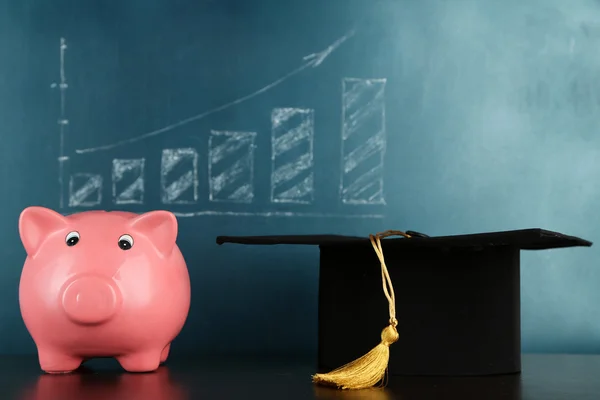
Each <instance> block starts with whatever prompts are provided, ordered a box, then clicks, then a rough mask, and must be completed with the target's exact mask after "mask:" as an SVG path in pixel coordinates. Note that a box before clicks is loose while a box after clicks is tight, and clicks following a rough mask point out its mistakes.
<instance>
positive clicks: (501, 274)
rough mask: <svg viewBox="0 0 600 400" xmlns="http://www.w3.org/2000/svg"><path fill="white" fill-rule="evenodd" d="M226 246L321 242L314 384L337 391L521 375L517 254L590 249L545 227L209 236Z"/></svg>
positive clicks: (518, 265)
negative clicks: (409, 379) (415, 379)
mask: <svg viewBox="0 0 600 400" xmlns="http://www.w3.org/2000/svg"><path fill="white" fill-rule="evenodd" d="M227 242H229V243H238V244H246V245H278V244H288V245H315V246H318V247H319V249H320V268H319V300H318V366H317V368H318V369H319V370H321V371H331V372H326V373H318V374H315V375H313V381H314V382H315V383H317V384H323V385H332V386H335V387H338V388H342V389H360V388H367V387H371V386H374V385H376V384H377V383H384V381H385V378H386V376H387V374H389V375H438V376H461V375H462V376H465V375H470V376H480V375H493V374H509V373H518V372H520V371H521V313H520V306H521V304H520V302H521V298H520V251H521V250H544V249H555V248H564V247H574V246H587V247H589V246H591V245H592V243H591V242H589V241H586V240H583V239H580V238H578V237H574V236H567V235H564V234H561V233H557V232H552V231H547V230H543V229H524V230H513V231H503V232H491V233H478V234H465V235H454V236H437V237H429V236H427V235H424V234H420V233H417V232H411V231H407V232H401V231H386V232H383V233H379V234H376V235H369V237H368V238H367V237H355V236H341V235H300V236H294V235H287V236H219V237H217V243H218V244H223V243H227ZM392 283H393V285H392ZM386 323H387V326H385V324H386ZM377 327H380V328H381V327H384V329H383V331H380V332H381V337H380V338H379V340H380V343H379V344H378V345H376V346H375V347H373V346H374V345H375V344H376V343H377V339H378V337H377V334H378V333H379V332H378V331H377V330H376V328H377ZM393 343H396V344H394V347H393V350H392V351H391V354H390V350H389V347H390V345H392V344H393ZM352 360H354V361H352ZM340 366H341V367H340Z"/></svg>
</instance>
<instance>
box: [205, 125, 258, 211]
mask: <svg viewBox="0 0 600 400" xmlns="http://www.w3.org/2000/svg"><path fill="white" fill-rule="evenodd" d="M255 139H256V132H230V131H215V130H213V131H211V133H210V138H209V144H208V148H209V155H208V179H209V199H210V201H214V202H230V203H251V202H252V199H253V198H254V141H255Z"/></svg>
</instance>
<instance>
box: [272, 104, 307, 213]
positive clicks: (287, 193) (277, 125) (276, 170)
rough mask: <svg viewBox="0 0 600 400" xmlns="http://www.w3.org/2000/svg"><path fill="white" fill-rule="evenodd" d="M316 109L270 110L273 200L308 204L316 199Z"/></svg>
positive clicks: (274, 201)
mask: <svg viewBox="0 0 600 400" xmlns="http://www.w3.org/2000/svg"><path fill="white" fill-rule="evenodd" d="M314 125H315V124H314V110H312V109H302V108H276V109H274V110H273V111H272V112H271V201H272V202H273V203H296V204H309V203H312V202H313V200H314V156H313V151H314V148H313V143H314Z"/></svg>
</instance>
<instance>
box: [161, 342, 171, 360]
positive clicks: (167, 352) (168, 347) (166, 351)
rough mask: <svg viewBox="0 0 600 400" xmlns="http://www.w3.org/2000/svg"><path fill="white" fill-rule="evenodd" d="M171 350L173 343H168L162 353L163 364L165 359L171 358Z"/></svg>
mask: <svg viewBox="0 0 600 400" xmlns="http://www.w3.org/2000/svg"><path fill="white" fill-rule="evenodd" d="M170 350H171V343H169V344H168V345H166V346H165V348H164V349H163V351H162V353H161V355H160V362H161V364H162V363H164V362H165V361H167V358H169V351H170Z"/></svg>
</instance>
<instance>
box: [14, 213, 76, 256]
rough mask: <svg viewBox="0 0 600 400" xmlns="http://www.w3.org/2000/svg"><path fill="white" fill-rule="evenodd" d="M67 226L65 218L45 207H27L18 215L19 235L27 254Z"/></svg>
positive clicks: (35, 250) (31, 254)
mask: <svg viewBox="0 0 600 400" xmlns="http://www.w3.org/2000/svg"><path fill="white" fill-rule="evenodd" d="M66 226H67V219H66V218H65V217H63V216H62V215H60V214H59V213H57V212H55V211H52V210H50V209H49V208H45V207H27V208H26V209H24V210H23V211H22V212H21V216H20V217H19V235H20V236H21V242H22V243H23V247H25V251H26V252H27V254H28V255H30V256H33V255H35V253H36V252H37V251H38V249H39V248H40V246H41V244H42V243H43V241H44V240H45V239H46V238H47V237H48V236H49V235H51V234H53V233H54V232H56V231H59V230H61V229H63V228H64V227H66Z"/></svg>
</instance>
